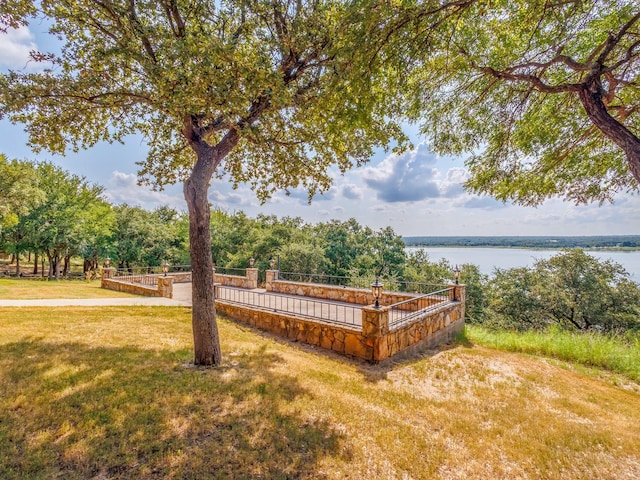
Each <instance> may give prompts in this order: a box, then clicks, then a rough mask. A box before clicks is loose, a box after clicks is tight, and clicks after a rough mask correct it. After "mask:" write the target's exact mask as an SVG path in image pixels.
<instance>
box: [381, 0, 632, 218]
mask: <svg viewBox="0 0 640 480" xmlns="http://www.w3.org/2000/svg"><path fill="white" fill-rule="evenodd" d="M417 3H418V5H417V6H414V7H411V8H405V7H402V8H399V9H397V10H396V13H395V16H394V17H393V20H392V21H390V22H389V23H388V25H387V30H386V32H387V33H386V35H385V36H384V40H385V42H384V43H385V45H384V47H382V48H381V51H382V53H383V54H384V55H387V56H391V55H393V54H396V56H397V57H398V58H399V60H397V62H401V61H403V60H404V61H405V62H406V63H405V65H406V70H407V72H408V76H407V78H408V79H409V80H408V81H407V82H406V83H405V85H404V87H409V91H411V92H413V93H414V94H413V95H411V96H410V99H409V102H410V104H411V105H410V110H412V112H413V117H414V118H416V119H425V118H426V121H424V122H423V126H424V131H425V132H426V133H427V134H428V135H429V136H430V138H431V139H432V146H433V147H434V149H436V150H437V151H439V152H441V153H453V154H461V153H465V152H471V156H470V157H469V159H468V161H467V165H468V167H469V170H470V174H471V178H470V179H469V181H468V183H467V187H469V188H470V189H471V190H472V191H475V192H478V193H486V194H489V195H492V196H494V197H496V198H498V199H501V200H513V201H515V202H516V203H520V204H525V205H537V204H539V203H540V202H542V201H544V200H545V199H546V198H549V197H551V196H559V197H562V198H565V199H568V200H571V201H574V202H576V203H588V202H593V201H596V202H603V201H609V200H612V199H613V197H614V195H615V194H616V192H619V191H633V192H637V191H638V183H639V182H640V139H639V138H638V136H639V133H640V76H639V75H640V73H639V72H640V8H639V7H638V2H637V1H635V0H569V1H552V0H497V1H496V0H492V1H487V0H469V1H466V2H462V1H460V2H452V3H458V7H459V8H458V9H456V10H455V11H453V10H451V11H449V12H448V13H449V15H447V16H446V17H445V16H440V17H439V18H438V23H437V24H436V23H434V17H432V16H424V12H425V11H426V10H427V9H428V8H429V6H428V2H426V4H422V2H417ZM434 26H435V27H436V28H432V27H434ZM425 42H427V43H428V44H429V45H432V46H434V47H435V48H431V49H429V48H425Z"/></svg>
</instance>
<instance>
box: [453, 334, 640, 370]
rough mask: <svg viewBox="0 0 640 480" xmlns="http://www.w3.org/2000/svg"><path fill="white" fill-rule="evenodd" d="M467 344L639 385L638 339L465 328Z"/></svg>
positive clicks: (639, 357)
mask: <svg viewBox="0 0 640 480" xmlns="http://www.w3.org/2000/svg"><path fill="white" fill-rule="evenodd" d="M465 335H466V338H467V339H468V340H470V341H471V342H473V343H477V344H479V345H484V346H486V347H491V348H497V349H500V350H506V351H509V352H522V353H529V354H535V355H544V356H548V357H553V358H558V359H560V360H565V361H568V362H574V363H578V364H582V365H588V366H594V367H600V368H604V369H606V370H610V371H612V372H616V373H620V374H622V375H625V376H627V377H628V378H630V379H632V380H634V381H640V336H638V335H636V336H633V335H631V334H629V335H627V336H626V337H623V336H608V335H603V334H599V333H596V332H589V333H576V332H567V331H564V330H561V329H550V330H548V331H546V332H535V331H527V332H510V331H504V330H499V331H498V330H489V329H486V328H483V327H480V326H467V327H466V329H465Z"/></svg>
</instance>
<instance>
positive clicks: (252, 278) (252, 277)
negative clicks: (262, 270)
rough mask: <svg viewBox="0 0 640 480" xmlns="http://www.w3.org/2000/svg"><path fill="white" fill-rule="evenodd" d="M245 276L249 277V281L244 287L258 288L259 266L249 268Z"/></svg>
mask: <svg viewBox="0 0 640 480" xmlns="http://www.w3.org/2000/svg"><path fill="white" fill-rule="evenodd" d="M245 276H246V277H247V282H246V284H245V286H244V288H258V269H257V268H247V270H246V273H245Z"/></svg>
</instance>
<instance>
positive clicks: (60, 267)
mask: <svg viewBox="0 0 640 480" xmlns="http://www.w3.org/2000/svg"><path fill="white" fill-rule="evenodd" d="M36 173H37V175H36V178H37V185H38V188H40V189H41V190H42V192H44V200H43V201H42V202H41V203H40V204H38V205H37V206H36V207H35V208H33V209H32V210H31V211H29V213H28V214H27V215H25V216H24V217H22V218H21V219H20V224H21V225H22V226H23V228H24V229H25V231H27V232H29V233H28V245H29V248H30V249H31V250H32V251H36V252H43V253H44V254H45V255H46V256H47V259H48V261H49V273H48V276H49V278H55V279H56V280H58V279H59V278H60V276H61V275H64V274H66V273H67V271H68V268H69V259H70V257H71V256H72V255H76V254H78V253H79V252H80V249H81V247H82V245H83V244H84V243H86V242H87V241H89V239H90V237H91V236H92V235H93V234H95V233H96V232H97V231H98V230H99V229H100V227H99V226H97V224H99V223H100V222H101V221H102V220H104V212H105V209H107V210H108V208H109V207H108V206H106V205H105V202H104V200H103V199H102V187H100V186H98V185H92V184H89V183H88V182H87V181H86V179H85V178H84V177H79V176H77V175H71V174H70V173H69V172H66V171H64V170H63V169H61V168H60V167H57V166H55V165H52V164H50V163H46V162H43V163H40V164H38V165H37V167H36Z"/></svg>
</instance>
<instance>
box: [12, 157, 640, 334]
mask: <svg viewBox="0 0 640 480" xmlns="http://www.w3.org/2000/svg"><path fill="white" fill-rule="evenodd" d="M210 218H211V219H210V229H211V236H212V238H211V257H212V259H213V261H214V263H215V265H216V266H218V267H229V268H246V267H248V266H249V262H250V259H252V258H253V259H254V261H255V266H256V267H257V268H259V269H261V270H265V269H267V268H269V261H270V259H272V258H277V259H278V260H279V268H280V270H281V271H284V272H296V273H306V274H316V275H326V276H339V277H345V278H349V279H352V280H354V281H355V280H358V279H360V280H363V281H364V282H365V283H366V282H370V281H372V280H373V279H374V278H375V277H376V276H378V275H379V276H381V278H382V280H383V282H384V283H385V284H386V285H387V287H388V288H406V287H404V286H406V285H410V286H411V287H410V288H411V289H413V290H416V289H418V287H417V285H419V284H421V285H442V284H447V283H451V282H452V281H453V278H454V272H453V270H454V266H453V265H451V263H450V262H449V261H448V260H446V259H439V260H434V259H431V258H430V257H429V255H428V254H427V253H426V251H424V250H423V249H417V250H412V251H411V252H409V253H408V252H407V250H406V248H405V242H404V241H403V239H402V237H401V236H400V235H398V234H396V233H395V232H394V231H393V229H392V228H390V227H386V228H382V229H380V230H373V229H371V228H370V227H367V226H363V225H360V224H359V223H358V222H357V221H356V220H355V219H353V218H352V219H349V220H347V221H338V220H331V221H327V222H320V223H317V224H310V223H307V222H305V221H304V220H303V219H301V218H300V217H282V218H278V217H276V216H274V215H258V216H257V217H255V218H251V217H248V216H247V215H246V214H245V213H243V212H236V213H233V214H230V213H227V212H223V211H221V210H213V211H212V212H211V216H210ZM188 236H189V217H188V214H187V213H185V212H178V211H176V210H175V209H172V208H169V207H167V206H163V207H159V208H156V209H154V210H146V209H143V208H141V207H138V206H130V205H126V204H121V205H112V204H110V203H109V202H108V201H106V200H105V199H104V196H103V189H102V187H100V186H99V185H91V184H89V183H88V182H87V181H86V180H85V179H84V178H82V177H78V176H76V175H72V174H70V173H68V172H66V171H64V170H62V169H60V168H59V167H56V166H54V165H52V164H50V163H46V162H44V163H31V162H26V161H17V160H12V161H8V160H7V159H6V157H5V156H3V155H0V250H4V251H5V252H8V253H11V254H13V255H15V258H16V259H17V261H16V272H19V271H20V263H19V262H20V257H21V256H24V255H25V254H27V253H29V254H31V255H33V256H34V257H35V259H36V260H35V262H33V263H34V265H33V272H32V273H34V274H37V273H38V269H39V268H40V274H41V275H47V276H48V277H49V278H60V276H64V275H65V274H66V273H67V272H68V266H69V261H70V259H71V258H72V257H76V258H81V259H82V261H83V268H84V271H91V270H96V269H98V267H99V266H100V265H101V263H102V262H103V261H104V258H106V257H110V258H111V259H112V265H114V266H116V267H118V268H124V269H129V268H133V267H138V266H145V267H146V266H159V265H161V264H162V263H164V262H168V263H170V264H171V265H185V264H188V263H189V258H190V255H189V238H188ZM38 259H40V262H41V263H40V265H39V261H38ZM45 263H46V264H47V269H46V274H45V269H44V265H45ZM459 270H460V281H461V282H462V283H464V284H465V285H466V288H467V305H466V307H467V320H468V321H470V322H472V323H479V324H483V325H485V326H488V327H492V328H499V329H515V330H527V329H537V330H543V329H545V328H547V327H549V326H550V325H559V326H561V327H562V328H566V329H570V330H577V331H592V330H598V331H604V332H619V331H628V330H639V329H640V286H639V285H638V284H637V283H635V282H633V281H632V280H631V279H630V276H629V274H628V273H627V272H626V271H625V270H624V268H623V267H621V266H620V265H618V264H616V263H615V262H612V261H610V260H607V261H600V260H597V259H595V258H594V257H592V256H590V255H588V254H587V253H585V252H584V251H582V250H580V249H568V250H563V251H561V252H560V253H559V254H558V255H556V256H553V257H551V258H550V259H547V260H538V261H537V262H535V264H534V265H533V266H532V267H522V268H511V269H497V270H495V271H494V272H493V274H492V275H490V276H488V275H484V274H482V273H481V272H480V270H479V268H478V267H477V266H476V265H473V264H463V265H460V266H459ZM360 283H361V284H362V282H360Z"/></svg>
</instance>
